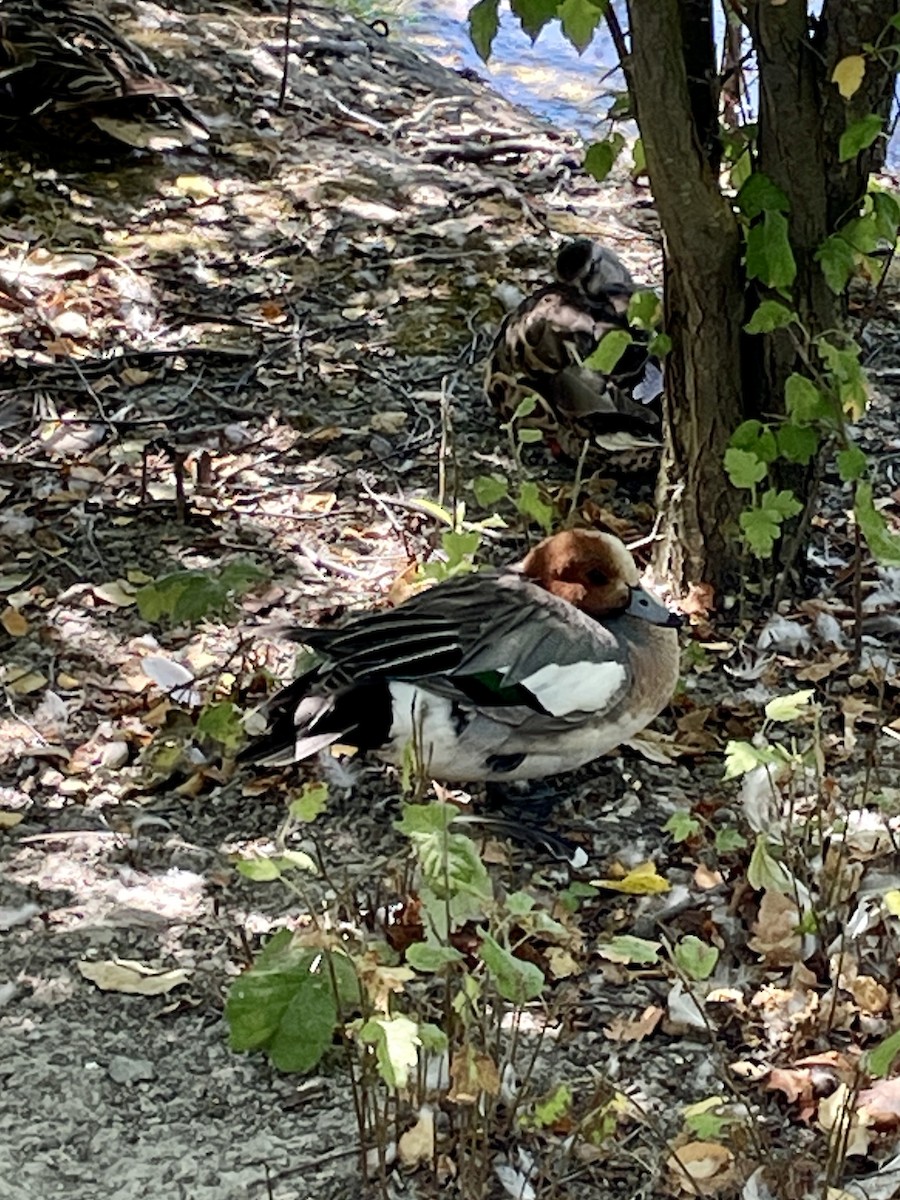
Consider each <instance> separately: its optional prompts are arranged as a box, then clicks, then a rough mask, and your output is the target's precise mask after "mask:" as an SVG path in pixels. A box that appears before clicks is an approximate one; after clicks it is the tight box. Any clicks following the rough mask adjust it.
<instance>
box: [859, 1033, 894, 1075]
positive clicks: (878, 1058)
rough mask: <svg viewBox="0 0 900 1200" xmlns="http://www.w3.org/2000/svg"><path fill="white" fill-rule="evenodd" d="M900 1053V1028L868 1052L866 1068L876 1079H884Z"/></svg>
mask: <svg viewBox="0 0 900 1200" xmlns="http://www.w3.org/2000/svg"><path fill="white" fill-rule="evenodd" d="M898 1054H900V1029H895V1030H894V1032H893V1033H891V1034H888V1036H887V1037H886V1038H884V1039H883V1040H882V1041H880V1042H879V1043H878V1045H877V1046H875V1047H873V1049H871V1050H869V1051H868V1052H867V1053H866V1062H865V1070H867V1071H868V1072H869V1074H870V1075H874V1077H875V1078H876V1079H884V1078H885V1076H886V1075H887V1073H888V1071H890V1069H891V1067H892V1066H893V1063H894V1059H895V1058H896V1057H897V1055H898Z"/></svg>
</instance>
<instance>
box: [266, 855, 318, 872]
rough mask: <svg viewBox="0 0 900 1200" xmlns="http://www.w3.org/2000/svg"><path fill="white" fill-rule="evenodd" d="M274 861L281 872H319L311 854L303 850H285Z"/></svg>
mask: <svg viewBox="0 0 900 1200" xmlns="http://www.w3.org/2000/svg"><path fill="white" fill-rule="evenodd" d="M275 862H276V863H277V864H278V868H279V870H280V871H281V872H282V874H283V873H284V872H285V871H308V872H309V874H310V875H318V873H319V868H318V867H317V866H316V864H315V862H314V860H313V858H312V856H311V855H309V854H307V853H306V852H305V851H304V850H285V852H284V854H282V855H281V857H280V858H277V859H275Z"/></svg>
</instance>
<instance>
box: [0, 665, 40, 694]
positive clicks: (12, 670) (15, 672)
mask: <svg viewBox="0 0 900 1200" xmlns="http://www.w3.org/2000/svg"><path fill="white" fill-rule="evenodd" d="M3 685H4V687H7V688H9V690H10V691H11V692H12V694H13V695H14V696H30V695H31V693H32V692H39V691H40V690H41V688H42V687H46V686H47V676H46V675H42V674H41V673H40V671H29V670H28V668H27V667H17V666H15V665H13V664H10V666H9V667H7V669H6V670H5V671H4V672H3Z"/></svg>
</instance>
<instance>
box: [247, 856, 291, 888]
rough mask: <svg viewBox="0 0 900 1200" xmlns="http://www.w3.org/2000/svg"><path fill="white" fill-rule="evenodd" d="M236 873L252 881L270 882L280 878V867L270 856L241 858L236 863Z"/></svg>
mask: <svg viewBox="0 0 900 1200" xmlns="http://www.w3.org/2000/svg"><path fill="white" fill-rule="evenodd" d="M237 869H238V874H239V875H243V876H244V878H245V879H252V880H253V882H254V883H271V881H272V880H273V879H280V878H281V867H279V865H278V863H277V861H276V860H275V859H272V858H242V859H241V860H240V861H239V862H238V864H237Z"/></svg>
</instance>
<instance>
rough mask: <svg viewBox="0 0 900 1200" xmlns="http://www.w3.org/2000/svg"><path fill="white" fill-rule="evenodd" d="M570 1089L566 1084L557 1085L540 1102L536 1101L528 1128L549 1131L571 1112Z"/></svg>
mask: <svg viewBox="0 0 900 1200" xmlns="http://www.w3.org/2000/svg"><path fill="white" fill-rule="evenodd" d="M572 1099H573V1097H572V1089H571V1088H570V1087H569V1085H568V1084H567V1083H559V1084H557V1086H556V1087H555V1088H554V1089H553V1091H552V1092H550V1094H549V1095H547V1096H544V1097H543V1098H542V1099H540V1100H536V1101H535V1104H534V1111H533V1113H532V1116H531V1120H530V1121H529V1122H528V1124H529V1126H531V1127H532V1128H535V1129H549V1128H551V1127H552V1126H554V1125H556V1124H557V1123H558V1122H559V1121H561V1120H562V1119H563V1117H566V1116H568V1114H569V1113H570V1112H571V1111H572Z"/></svg>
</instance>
